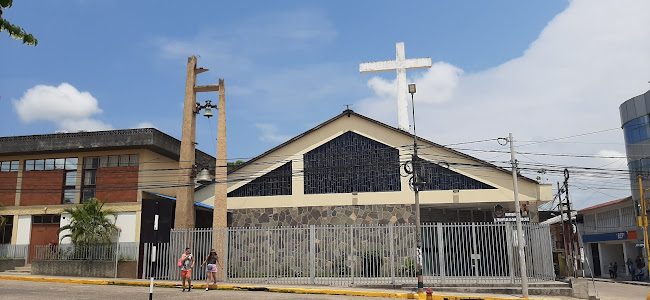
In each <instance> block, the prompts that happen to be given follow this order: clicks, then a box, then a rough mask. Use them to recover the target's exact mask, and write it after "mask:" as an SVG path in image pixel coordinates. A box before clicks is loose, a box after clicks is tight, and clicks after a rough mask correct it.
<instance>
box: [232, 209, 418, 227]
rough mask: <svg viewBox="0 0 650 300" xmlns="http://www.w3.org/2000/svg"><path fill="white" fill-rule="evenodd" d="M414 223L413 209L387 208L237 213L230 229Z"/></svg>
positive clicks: (247, 210)
mask: <svg viewBox="0 0 650 300" xmlns="http://www.w3.org/2000/svg"><path fill="white" fill-rule="evenodd" d="M414 222H415V210H414V205H404V204H394V205H391V204H388V205H345V206H303V207H278V208H248V209H235V210H233V211H232V222H231V224H229V226H230V227H273V226H306V225H316V226H327V225H334V226H345V225H348V226H349V225H386V224H414Z"/></svg>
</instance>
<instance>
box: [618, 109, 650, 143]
mask: <svg viewBox="0 0 650 300" xmlns="http://www.w3.org/2000/svg"><path fill="white" fill-rule="evenodd" d="M623 132H624V133H625V143H627V144H628V145H630V144H634V143H638V142H640V141H645V140H647V139H648V138H650V117H649V116H647V115H646V116H643V117H638V118H636V119H634V120H632V121H630V122H627V123H626V124H625V125H623Z"/></svg>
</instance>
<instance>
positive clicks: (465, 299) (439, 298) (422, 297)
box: [0, 275, 557, 300]
mask: <svg viewBox="0 0 650 300" xmlns="http://www.w3.org/2000/svg"><path fill="white" fill-rule="evenodd" d="M0 279H4V280H21V281H35V282H52V283H76V284H94V285H122V286H149V284H150V283H149V282H145V281H133V280H103V279H69V278H48V277H27V276H7V275H0ZM154 286H156V287H167V288H179V287H180V286H181V285H180V284H179V283H171V282H154ZM193 286H194V287H195V288H205V284H193ZM210 289H218V290H246V291H267V292H276V293H294V294H321V295H344V296H363V297H377V298H393V299H418V300H521V299H522V298H512V297H493V296H453V295H440V294H434V295H432V296H431V297H427V295H426V294H414V293H400V292H371V291H353V290H335V289H316V288H292V287H263V286H247V285H227V284H220V285H217V288H210ZM528 299H530V298H528ZM535 300H557V299H553V298H535Z"/></svg>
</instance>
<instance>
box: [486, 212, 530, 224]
mask: <svg viewBox="0 0 650 300" xmlns="http://www.w3.org/2000/svg"><path fill="white" fill-rule="evenodd" d="M516 221H517V213H513V212H504V213H503V214H502V216H501V217H497V216H495V217H494V222H516ZM521 221H522V222H530V217H528V216H526V217H524V216H521Z"/></svg>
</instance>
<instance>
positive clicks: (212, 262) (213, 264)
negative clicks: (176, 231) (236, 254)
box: [201, 249, 223, 291]
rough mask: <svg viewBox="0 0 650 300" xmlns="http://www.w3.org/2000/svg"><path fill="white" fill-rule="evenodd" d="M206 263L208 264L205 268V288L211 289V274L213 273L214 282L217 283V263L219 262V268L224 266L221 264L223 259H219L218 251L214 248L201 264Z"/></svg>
mask: <svg viewBox="0 0 650 300" xmlns="http://www.w3.org/2000/svg"><path fill="white" fill-rule="evenodd" d="M205 264H207V267H206V268H205V272H206V273H207V276H206V283H205V290H206V291H207V290H209V289H210V275H212V280H213V282H214V284H217V264H219V268H223V267H222V266H221V261H219V255H217V252H216V251H214V249H211V250H210V254H209V255H208V257H206V258H205V261H203V263H202V264H201V266H203V265H205Z"/></svg>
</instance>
